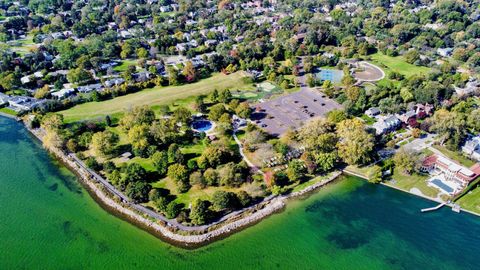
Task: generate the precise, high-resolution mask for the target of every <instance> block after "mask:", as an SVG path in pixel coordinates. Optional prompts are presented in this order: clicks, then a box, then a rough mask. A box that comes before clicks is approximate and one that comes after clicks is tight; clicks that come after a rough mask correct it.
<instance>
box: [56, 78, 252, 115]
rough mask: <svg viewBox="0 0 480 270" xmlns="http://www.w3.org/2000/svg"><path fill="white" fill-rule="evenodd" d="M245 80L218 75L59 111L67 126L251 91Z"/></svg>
mask: <svg viewBox="0 0 480 270" xmlns="http://www.w3.org/2000/svg"><path fill="white" fill-rule="evenodd" d="M245 76H246V75H245V73H243V72H236V73H234V74H230V75H224V74H221V73H218V74H215V75H213V76H212V77H210V78H207V79H204V80H201V81H199V82H196V83H192V84H185V85H180V86H168V87H154V88H150V89H146V90H143V91H140V92H137V93H133V94H129V95H125V96H121V97H117V98H114V99H111V100H106V101H101V102H89V103H84V104H80V105H77V106H75V107H72V108H70V109H68V110H64V111H60V112H59V113H60V114H63V116H64V118H65V121H66V122H67V123H68V122H75V121H81V120H86V119H95V118H99V117H105V116H106V115H113V116H118V115H120V114H122V113H123V112H124V111H125V110H127V109H129V108H131V107H134V106H141V105H148V106H154V105H157V106H158V105H169V104H171V103H173V102H175V101H177V100H181V99H186V98H188V97H191V96H197V95H206V94H209V93H210V92H211V91H213V90H214V89H219V90H222V89H225V88H234V87H235V88H237V89H238V88H241V89H252V88H253V87H252V86H251V85H248V84H245V83H244V81H243V80H242V78H244V77H245Z"/></svg>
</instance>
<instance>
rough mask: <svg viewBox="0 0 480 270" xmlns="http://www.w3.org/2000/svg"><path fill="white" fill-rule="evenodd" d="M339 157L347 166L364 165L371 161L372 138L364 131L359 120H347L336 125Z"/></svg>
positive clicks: (363, 126)
mask: <svg viewBox="0 0 480 270" xmlns="http://www.w3.org/2000/svg"><path fill="white" fill-rule="evenodd" d="M337 135H338V138H339V141H338V143H337V148H338V154H339V156H340V157H341V158H342V159H343V160H344V161H345V162H346V163H348V164H365V163H367V162H369V161H370V160H371V156H370V155H371V152H372V150H373V148H374V146H375V144H374V137H373V136H372V135H371V134H369V133H368V132H367V131H365V125H364V123H363V122H362V121H361V120H359V119H347V120H343V121H342V122H340V123H338V124H337Z"/></svg>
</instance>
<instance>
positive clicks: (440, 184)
mask: <svg viewBox="0 0 480 270" xmlns="http://www.w3.org/2000/svg"><path fill="white" fill-rule="evenodd" d="M430 183H432V184H434V185H435V186H437V187H439V188H440V189H441V190H443V191H445V192H447V193H453V188H451V187H449V186H447V185H446V184H445V183H443V182H442V180H440V179H433V180H431V181H430Z"/></svg>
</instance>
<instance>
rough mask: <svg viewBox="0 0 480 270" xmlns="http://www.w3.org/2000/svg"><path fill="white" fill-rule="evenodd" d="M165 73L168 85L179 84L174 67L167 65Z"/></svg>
mask: <svg viewBox="0 0 480 270" xmlns="http://www.w3.org/2000/svg"><path fill="white" fill-rule="evenodd" d="M167 74H168V83H169V84H170V85H178V84H179V81H178V72H177V70H176V69H175V68H174V67H172V66H168V67H167Z"/></svg>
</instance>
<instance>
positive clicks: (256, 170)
mask: <svg viewBox="0 0 480 270" xmlns="http://www.w3.org/2000/svg"><path fill="white" fill-rule="evenodd" d="M237 130H238V129H234V131H233V139H234V140H235V142H236V143H237V145H238V151H239V152H240V156H242V158H243V160H245V162H246V163H247V165H248V167H250V168H251V169H252V171H253V172H254V173H259V174H261V175H263V176H265V173H264V172H263V171H262V170H260V169H259V168H258V167H257V166H255V164H253V162H251V161H250V160H249V159H248V158H247V156H245V153H244V152H243V146H242V142H240V140H239V139H238V137H237Z"/></svg>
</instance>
